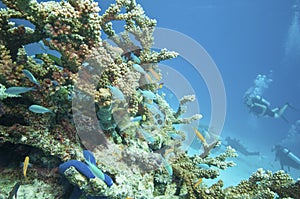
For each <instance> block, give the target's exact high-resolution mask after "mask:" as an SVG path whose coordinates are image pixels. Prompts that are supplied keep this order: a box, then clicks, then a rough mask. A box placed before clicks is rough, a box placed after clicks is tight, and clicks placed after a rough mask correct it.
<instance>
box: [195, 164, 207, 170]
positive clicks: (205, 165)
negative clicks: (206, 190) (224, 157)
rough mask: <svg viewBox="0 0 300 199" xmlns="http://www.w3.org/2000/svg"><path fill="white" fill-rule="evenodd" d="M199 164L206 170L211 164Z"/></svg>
mask: <svg viewBox="0 0 300 199" xmlns="http://www.w3.org/2000/svg"><path fill="white" fill-rule="evenodd" d="M197 166H198V167H200V168H201V169H205V170H207V169H209V168H210V166H209V165H208V164H203V163H201V164H198V165H197Z"/></svg>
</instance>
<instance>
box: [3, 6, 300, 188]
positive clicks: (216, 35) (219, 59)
mask: <svg viewBox="0 0 300 199" xmlns="http://www.w3.org/2000/svg"><path fill="white" fill-rule="evenodd" d="M112 2H113V1H99V5H100V7H101V8H103V9H102V12H103V10H105V8H106V7H108V5H109V4H110V3H112ZM138 2H139V3H140V4H141V5H142V7H143V8H144V10H145V13H146V14H147V15H148V16H149V17H151V18H155V19H156V20H157V22H158V23H157V26H158V27H161V28H168V29H171V30H176V31H178V32H180V33H182V34H185V35H187V36H188V37H190V38H192V39H194V40H195V41H196V42H198V43H199V44H200V45H202V46H203V48H204V49H205V50H206V51H207V52H208V54H209V55H210V56H211V58H212V59H213V61H214V62H215V64H216V65H217V68H218V70H219V71H220V74H221V77H222V80H223V82H224V86H225V90H226V117H225V124H224V128H223V131H222V133H221V138H225V137H226V136H230V137H234V138H238V139H240V140H241V143H243V144H244V145H245V146H246V147H247V148H248V149H249V150H258V151H260V152H261V154H262V155H261V157H260V158H250V157H246V156H244V155H242V154H240V156H239V157H238V160H237V161H238V162H239V163H240V164H239V165H238V166H237V167H236V168H231V169H230V170H229V171H228V172H234V169H236V170H239V171H237V173H238V172H240V173H241V172H244V173H246V174H248V173H250V174H251V173H252V172H254V171H255V169H254V168H258V167H263V168H267V169H270V170H272V171H277V170H278V169H280V166H279V163H278V162H274V153H272V152H271V148H272V147H273V146H274V145H275V144H284V145H285V147H288V148H289V149H290V150H291V151H292V152H293V153H294V154H295V155H297V156H299V157H300V149H299V145H300V136H299V133H300V132H296V133H294V134H293V135H292V136H294V138H295V139H291V138H290V137H291V135H290V137H288V136H289V134H291V128H292V125H293V124H295V123H296V121H297V120H299V119H300V112H299V111H295V110H292V109H287V111H286V112H285V113H284V115H285V117H286V118H287V120H288V121H289V122H288V123H287V122H285V121H284V120H282V119H280V118H278V119H274V118H257V117H256V116H254V115H251V114H250V113H249V111H248V110H247V107H246V106H245V105H244V104H243V96H244V93H245V92H246V91H247V89H248V88H250V87H251V86H253V81H254V80H255V78H256V76H257V75H258V74H265V75H268V74H269V72H270V71H272V77H271V78H272V80H273V81H272V82H271V83H270V85H269V87H268V88H267V89H265V91H264V93H263V97H264V98H266V99H267V100H268V101H269V102H270V103H271V107H272V108H275V107H281V106H282V105H283V104H284V103H286V102H289V103H291V104H292V105H293V106H294V107H296V108H299V109H300V78H299V76H300V16H299V11H300V8H299V7H300V3H299V2H297V1H283V0H265V1H259V0H252V1H250V0H227V1H224V0H203V1H198V0H191V1H174V0H164V1H159V0H152V1H138ZM0 5H1V3H0ZM297 6H298V8H297ZM169 50H172V49H169ZM188 50H191V49H188ZM163 64H165V65H168V66H170V67H171V68H173V69H174V70H175V71H178V73H179V74H181V75H182V76H183V77H184V78H185V79H186V80H187V81H188V82H189V83H190V84H191V86H192V88H193V90H194V92H195V94H196V96H197V99H198V101H199V106H200V112H201V113H202V114H203V116H204V117H203V119H202V120H201V122H200V123H201V124H202V125H208V124H209V122H210V118H211V99H210V93H209V91H208V88H207V85H206V83H205V81H204V80H203V79H202V77H201V76H199V75H196V74H195V69H194V68H193V66H192V65H191V64H190V63H188V61H187V60H184V58H182V57H179V58H177V59H174V60H170V61H166V62H163ZM168 78H172V77H168ZM169 86H172V85H169ZM167 90H168V88H166V92H167ZM191 94H192V93H191ZM172 95H173V94H172V92H170V95H168V98H169V100H170V104H171V105H172V106H176V103H177V102H178V101H177V99H175V98H174V96H173V97H172ZM298 130H299V129H298ZM290 140H293V142H291V141H290ZM222 150H224V148H221V149H220V151H222ZM241 166H242V167H241ZM225 172H226V171H225ZM289 173H290V174H291V175H292V176H293V177H294V178H298V177H299V174H300V173H299V170H298V171H297V170H295V169H291V171H289ZM248 176H249V175H248ZM238 179H239V177H237V179H234V180H233V181H232V182H229V181H228V182H226V183H227V184H228V185H229V184H231V183H232V184H233V183H235V181H236V180H238Z"/></svg>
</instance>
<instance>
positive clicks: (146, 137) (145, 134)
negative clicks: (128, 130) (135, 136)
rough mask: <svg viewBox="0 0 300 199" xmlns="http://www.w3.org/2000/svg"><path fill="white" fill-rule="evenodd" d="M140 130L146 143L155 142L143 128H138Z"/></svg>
mask: <svg viewBox="0 0 300 199" xmlns="http://www.w3.org/2000/svg"><path fill="white" fill-rule="evenodd" d="M140 132H141V134H142V135H143V137H144V139H145V140H146V141H147V142H148V143H150V144H153V143H154V142H155V139H154V137H153V136H152V135H151V134H149V133H147V132H146V131H145V130H144V129H140Z"/></svg>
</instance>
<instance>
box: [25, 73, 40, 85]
mask: <svg viewBox="0 0 300 199" xmlns="http://www.w3.org/2000/svg"><path fill="white" fill-rule="evenodd" d="M22 71H23V73H24V75H25V76H26V77H27V78H28V79H29V80H30V81H31V82H32V83H34V84H36V85H37V86H39V87H40V83H39V82H38V81H37V80H36V78H35V77H34V76H33V74H32V73H31V72H30V71H29V70H26V69H24V70H22Z"/></svg>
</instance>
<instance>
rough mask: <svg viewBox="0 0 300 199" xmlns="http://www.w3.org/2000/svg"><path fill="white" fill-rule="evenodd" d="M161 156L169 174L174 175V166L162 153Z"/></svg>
mask: <svg viewBox="0 0 300 199" xmlns="http://www.w3.org/2000/svg"><path fill="white" fill-rule="evenodd" d="M161 158H162V162H163V165H164V167H165V169H166V171H167V172H168V174H169V176H172V175H173V168H172V166H171V165H170V163H169V162H168V161H167V160H166V159H165V158H164V157H163V156H162V155H161Z"/></svg>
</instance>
